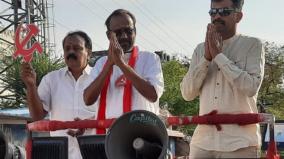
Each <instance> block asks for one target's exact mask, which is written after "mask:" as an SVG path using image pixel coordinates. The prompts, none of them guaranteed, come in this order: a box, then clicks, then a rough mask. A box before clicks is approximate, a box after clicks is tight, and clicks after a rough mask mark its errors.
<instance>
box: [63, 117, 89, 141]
mask: <svg viewBox="0 0 284 159" xmlns="http://www.w3.org/2000/svg"><path fill="white" fill-rule="evenodd" d="M79 120H81V119H80V118H75V119H74V121H79ZM84 133H85V129H77V130H71V129H69V130H68V131H67V134H68V135H70V136H72V137H77V136H80V135H83V134H84Z"/></svg>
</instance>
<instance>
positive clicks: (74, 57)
mask: <svg viewBox="0 0 284 159" xmlns="http://www.w3.org/2000/svg"><path fill="white" fill-rule="evenodd" d="M66 58H67V60H69V59H70V58H72V59H73V60H77V56H76V55H75V53H70V54H69V55H67V57H66Z"/></svg>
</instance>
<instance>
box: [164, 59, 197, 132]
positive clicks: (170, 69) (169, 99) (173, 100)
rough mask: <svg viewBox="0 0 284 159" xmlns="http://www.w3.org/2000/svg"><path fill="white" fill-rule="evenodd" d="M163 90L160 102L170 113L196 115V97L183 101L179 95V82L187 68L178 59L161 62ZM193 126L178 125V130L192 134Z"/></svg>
mask: <svg viewBox="0 0 284 159" xmlns="http://www.w3.org/2000/svg"><path fill="white" fill-rule="evenodd" d="M162 68H163V75H164V82H165V92H164V94H163V95H162V97H161V98H160V104H161V106H162V107H165V108H166V109H168V110H169V112H170V113H171V114H172V115H179V116H180V115H197V114H198V106H199V102H198V99H195V100H193V101H190V102H188V101H185V100H184V99H183V97H182V95H181V91H180V82H181V81H182V79H183V77H184V76H185V74H186V72H187V70H188V68H187V67H186V66H184V65H182V64H181V63H179V62H178V61H169V62H165V63H163V64H162ZM194 128H195V126H186V127H180V128H178V129H179V130H181V131H183V132H185V133H187V134H192V132H193V130H194Z"/></svg>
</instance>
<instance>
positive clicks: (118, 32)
mask: <svg viewBox="0 0 284 159" xmlns="http://www.w3.org/2000/svg"><path fill="white" fill-rule="evenodd" d="M110 31H113V32H114V33H115V34H116V36H121V35H122V34H123V33H125V34H127V35H132V34H133V33H134V32H135V28H122V29H118V30H110Z"/></svg>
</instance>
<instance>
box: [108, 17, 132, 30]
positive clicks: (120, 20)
mask: <svg viewBox="0 0 284 159" xmlns="http://www.w3.org/2000/svg"><path fill="white" fill-rule="evenodd" d="M109 28H110V30H118V29H122V28H134V23H133V20H132V19H131V17H130V16H129V15H127V14H122V15H116V16H113V17H112V18H111V20H110V25H109Z"/></svg>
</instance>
